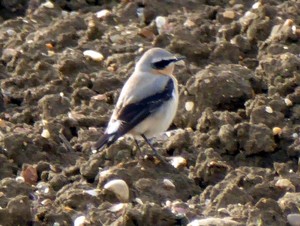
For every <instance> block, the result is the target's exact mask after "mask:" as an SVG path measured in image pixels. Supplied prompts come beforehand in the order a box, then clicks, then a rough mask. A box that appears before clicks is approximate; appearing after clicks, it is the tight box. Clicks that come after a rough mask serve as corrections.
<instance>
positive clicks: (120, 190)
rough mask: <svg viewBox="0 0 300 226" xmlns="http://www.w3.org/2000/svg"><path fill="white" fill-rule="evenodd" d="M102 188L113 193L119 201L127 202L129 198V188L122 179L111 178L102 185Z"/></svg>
mask: <svg viewBox="0 0 300 226" xmlns="http://www.w3.org/2000/svg"><path fill="white" fill-rule="evenodd" d="M104 189H106V190H109V191H111V192H113V193H115V195H116V196H117V198H118V199H119V200H120V201H121V202H127V201H128V199H129V188H128V185H127V183H126V182H125V181H124V180H120V179H115V180H111V181H109V182H107V183H106V184H105V185H104Z"/></svg>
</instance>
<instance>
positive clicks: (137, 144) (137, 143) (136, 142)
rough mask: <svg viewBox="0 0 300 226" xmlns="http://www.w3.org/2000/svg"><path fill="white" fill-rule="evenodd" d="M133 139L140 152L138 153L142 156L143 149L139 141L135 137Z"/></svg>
mask: <svg viewBox="0 0 300 226" xmlns="http://www.w3.org/2000/svg"><path fill="white" fill-rule="evenodd" d="M133 139H134V142H135V145H136V148H137V150H138V153H139V154H138V155H139V156H140V157H142V150H141V148H140V145H139V142H138V141H137V140H136V139H135V138H133Z"/></svg>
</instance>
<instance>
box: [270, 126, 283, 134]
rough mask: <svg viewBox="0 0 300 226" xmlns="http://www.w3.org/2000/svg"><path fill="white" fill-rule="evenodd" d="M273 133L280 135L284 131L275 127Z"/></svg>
mask: <svg viewBox="0 0 300 226" xmlns="http://www.w3.org/2000/svg"><path fill="white" fill-rule="evenodd" d="M272 131H273V135H280V134H281V133H282V129H281V128H279V127H274V128H273V130H272Z"/></svg>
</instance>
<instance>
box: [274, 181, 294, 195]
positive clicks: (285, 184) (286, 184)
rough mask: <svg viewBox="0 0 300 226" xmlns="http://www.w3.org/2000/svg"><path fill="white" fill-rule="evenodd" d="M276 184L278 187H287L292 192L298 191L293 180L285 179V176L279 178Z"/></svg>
mask: <svg viewBox="0 0 300 226" xmlns="http://www.w3.org/2000/svg"><path fill="white" fill-rule="evenodd" d="M275 186H276V187H279V188H282V189H285V190H287V191H291V192H295V191H296V188H295V186H294V185H293V184H292V182H291V181H290V180H288V179H284V178H281V179H279V180H278V181H277V182H276V183H275Z"/></svg>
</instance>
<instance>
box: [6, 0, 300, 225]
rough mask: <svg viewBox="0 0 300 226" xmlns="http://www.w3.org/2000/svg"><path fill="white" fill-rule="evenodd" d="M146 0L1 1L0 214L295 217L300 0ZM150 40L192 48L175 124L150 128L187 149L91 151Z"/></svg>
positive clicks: (299, 188)
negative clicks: (117, 182)
mask: <svg viewBox="0 0 300 226" xmlns="http://www.w3.org/2000/svg"><path fill="white" fill-rule="evenodd" d="M142 2H143V1H133V0H132V1H130V0H127V1H126V0H123V1H92V0H91V1H88V0H74V1H73V0H72V1H67V0H60V1H53V3H54V4H53V5H51V4H50V3H49V2H47V3H45V2H44V1H41V0H29V1H25V0H23V1H11V0H10V1H8V0H0V57H1V58H0V79H1V98H0V166H1V167H0V225H3V226H10V225H55V226H58V225H60V226H62V225H72V224H73V222H76V224H75V225H76V226H78V225H128V226H129V225H146V226H148V225H149V226H151V225H158V226H161V225H187V224H189V223H190V225H191V226H195V225H240V226H242V225H261V226H262V225H265V226H271V225H274V226H275V225H276V226H281V225H282V226H285V225H287V224H288V219H289V220H290V219H291V218H293V219H294V221H295V219H296V224H293V223H292V221H291V220H290V222H291V225H298V226H299V225H300V224H297V219H298V218H299V215H297V214H299V209H300V199H299V196H300V166H299V161H298V160H299V154H300V86H299V84H300V57H299V56H300V27H299V26H300V17H299V15H300V2H299V1H296V0H290V1H281V0H272V1H260V2H259V3H255V1H253V0H233V1H214V0H206V1H204V0H198V1H195V0H186V1H175V0H174V1H173V0H169V1H167V0H166V1H158V0H153V1H152V0H145V1H144V4H141V3H142ZM142 8H143V9H144V11H143V14H142V16H139V17H138V16H137V10H138V11H139V10H141V9H142ZM103 9H108V10H109V13H108V14H107V15H104V16H103V17H101V18H97V16H96V13H97V12H99V11H101V10H103ZM157 16H164V17H166V18H167V24H165V26H163V27H157V26H156V23H155V20H156V18H157ZM154 46H158V47H162V48H166V49H168V50H169V51H171V52H173V53H176V54H179V55H183V56H186V58H187V59H186V63H185V65H184V66H177V68H176V71H175V75H176V77H177V78H178V81H179V83H180V106H179V109H178V113H177V116H176V119H175V120H174V123H173V124H172V126H171V128H170V129H171V130H172V132H171V133H169V134H168V135H169V137H168V136H166V135H164V136H160V137H158V138H157V139H153V144H154V146H155V147H156V148H157V149H158V150H159V152H160V153H161V154H162V155H163V156H165V157H166V159H168V160H170V162H172V161H173V163H174V162H175V161H176V159H177V160H178V157H179V156H181V157H183V158H184V159H185V160H184V161H182V162H181V164H179V166H178V167H173V166H171V165H166V164H163V163H162V162H159V161H157V159H154V158H152V157H151V156H148V157H147V158H144V159H140V158H139V154H138V153H137V150H136V148H135V147H134V142H133V141H132V140H130V139H127V138H125V139H121V140H119V141H118V142H117V143H116V144H114V145H112V146H111V147H110V148H108V149H105V150H104V151H102V152H100V153H92V151H91V145H92V144H93V142H94V141H96V140H97V138H99V136H100V135H101V134H102V133H103V131H104V129H105V126H106V124H107V121H108V119H109V117H110V114H111V112H112V109H113V108H114V104H115V102H116V100H117V98H118V94H119V91H120V88H121V87H122V85H123V83H124V81H126V79H127V78H128V76H129V75H130V73H131V72H132V71H133V68H134V63H135V61H136V60H137V59H138V57H140V56H141V55H142V53H143V52H144V51H145V50H147V49H149V48H151V47H154ZM85 50H95V51H98V52H100V53H101V54H102V55H103V56H104V59H103V60H99V61H97V60H93V59H90V58H87V57H86V56H84V54H83V52H84V51H85ZM141 145H142V151H143V152H144V153H148V154H151V150H150V149H149V147H148V146H147V145H145V144H144V143H143V142H141ZM113 179H121V180H124V181H125V182H126V183H127V185H128V187H129V198H128V199H127V198H125V200H124V199H122V198H120V196H118V195H117V194H115V193H114V192H111V191H110V190H109V189H104V187H105V185H107V182H109V181H111V180H113ZM124 192H125V193H126V191H124ZM120 203H122V204H120ZM292 213H293V214H296V215H289V214H292ZM297 217H298V218H297ZM80 219H83V220H82V221H83V222H84V223H82V224H78V222H79V221H80ZM298 222H299V221H298Z"/></svg>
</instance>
